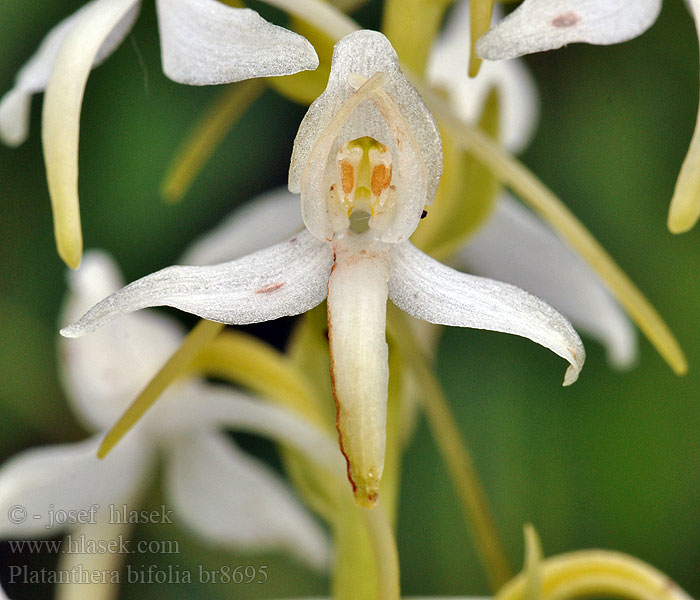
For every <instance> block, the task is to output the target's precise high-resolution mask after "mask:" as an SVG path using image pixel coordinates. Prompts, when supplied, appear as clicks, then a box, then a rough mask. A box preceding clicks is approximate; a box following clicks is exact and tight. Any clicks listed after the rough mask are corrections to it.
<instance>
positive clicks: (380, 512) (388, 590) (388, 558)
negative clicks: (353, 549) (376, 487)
mask: <svg viewBox="0 0 700 600" xmlns="http://www.w3.org/2000/svg"><path fill="white" fill-rule="evenodd" d="M362 512H363V513H364V518H365V519H366V520H367V526H368V529H369V532H370V539H371V542H372V548H373V550H374V555H375V557H376V561H377V562H376V565H377V599H378V600H399V599H400V598H401V587H400V575H399V553H398V550H397V548H396V540H395V538H394V532H393V529H392V527H391V523H390V522H389V519H388V517H387V515H386V513H385V511H384V509H383V508H382V504H381V502H380V503H379V504H378V505H377V506H375V508H374V509H373V510H364V509H362Z"/></svg>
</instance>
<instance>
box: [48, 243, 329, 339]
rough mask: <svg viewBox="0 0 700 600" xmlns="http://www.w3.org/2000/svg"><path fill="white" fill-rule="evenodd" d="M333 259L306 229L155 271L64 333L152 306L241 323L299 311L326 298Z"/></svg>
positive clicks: (90, 328) (80, 332) (82, 330)
mask: <svg viewBox="0 0 700 600" xmlns="http://www.w3.org/2000/svg"><path fill="white" fill-rule="evenodd" d="M332 264H333V256H332V253H331V250H330V248H329V247H328V244H325V243H322V242H319V241H318V240H316V239H315V238H314V237H313V236H311V234H310V233H309V232H308V231H306V230H304V231H302V232H301V233H299V235H297V236H295V237H293V238H291V239H289V240H287V241H285V242H282V243H280V244H277V245H275V246H272V247H270V248H267V249H265V250H261V251H260V252H256V253H254V254H250V255H248V256H246V257H243V258H240V259H238V260H235V261H232V262H228V263H223V264H220V265H214V266H207V267H180V266H175V267H168V268H166V269H163V270H161V271H158V272H156V273H152V274H151V275H148V276H146V277H143V278H142V279H139V280H138V281H135V282H134V283H131V284H129V285H127V286H126V287H125V288H122V289H121V290H119V291H118V292H116V293H115V294H112V295H111V296H109V297H108V298H105V299H104V300H103V301H102V302H100V303H99V304H97V305H96V306H95V307H93V308H92V309H91V310H90V311H89V312H88V313H87V314H86V315H84V316H83V317H82V318H81V319H80V320H79V321H78V322H77V323H75V324H74V325H71V326H70V327H66V328H64V329H62V330H61V334H62V335H65V336H66V337H79V336H82V335H85V334H86V333H90V332H92V331H94V330H95V329H97V328H98V327H101V326H102V325H105V324H106V323H108V322H110V321H111V320H113V319H115V318H116V317H118V316H120V315H123V314H125V313H129V312H132V311H135V310H140V309H142V308H148V307H151V306H172V307H173V308H178V309H180V310H184V311H186V312H190V313H193V314H195V315H198V316H200V317H203V318H205V319H209V320H210V321H218V322H219V323H229V324H238V325H242V324H246V323H259V322H261V321H269V320H271V319H277V318H279V317H283V316H289V315H298V314H300V313H303V312H305V311H307V310H310V309H311V308H313V307H314V306H316V305H317V304H319V303H320V302H322V301H323V299H324V298H325V297H326V293H327V289H326V286H327V282H328V275H329V273H330V270H331V266H332Z"/></svg>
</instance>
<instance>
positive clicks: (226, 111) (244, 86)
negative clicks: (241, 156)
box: [160, 79, 265, 202]
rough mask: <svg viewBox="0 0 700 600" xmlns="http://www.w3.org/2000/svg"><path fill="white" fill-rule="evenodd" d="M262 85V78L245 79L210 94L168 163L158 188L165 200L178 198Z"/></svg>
mask: <svg viewBox="0 0 700 600" xmlns="http://www.w3.org/2000/svg"><path fill="white" fill-rule="evenodd" d="M264 89H265V81H264V80H263V79H249V80H248V81H241V82H240V83H235V84H233V85H230V86H228V87H227V88H225V89H224V90H223V92H221V93H219V94H218V95H217V96H216V97H215V98H214V100H213V101H212V102H211V104H210V105H209V106H208V107H207V108H206V109H205V110H204V113H203V114H202V115H201V117H200V118H199V121H198V122H197V124H196V125H195V126H194V129H193V130H192V131H191V132H190V133H189V135H188V136H187V138H186V139H185V141H184V142H183V144H182V146H181V147H180V149H179V150H178V152H177V154H176V155H175V158H174V159H173V161H172V162H171V163H170V166H169V167H168V170H167V172H166V175H165V177H164V178H163V183H162V184H161V188H160V193H161V195H162V196H163V198H164V199H165V200H167V201H168V202H179V201H180V200H181V199H182V197H183V196H184V195H185V194H186V193H187V190H189V189H190V186H191V185H192V181H193V180H194V178H195V177H196V176H197V175H198V174H199V173H200V171H201V170H202V168H203V167H204V165H205V164H206V163H207V161H208V160H209V159H210V158H211V156H212V154H213V153H214V151H215V150H216V148H217V147H218V145H219V144H220V143H221V141H222V140H223V139H224V138H225V137H226V135H227V134H228V133H229V131H231V128H232V127H233V126H234V125H235V124H236V123H237V122H238V120H239V119H240V118H241V116H242V115H243V113H244V112H245V111H246V110H248V107H249V106H250V105H251V104H252V103H253V102H255V100H257V99H258V97H259V96H260V94H262V92H263V90H264Z"/></svg>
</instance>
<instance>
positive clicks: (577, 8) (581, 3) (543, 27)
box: [476, 0, 661, 60]
mask: <svg viewBox="0 0 700 600" xmlns="http://www.w3.org/2000/svg"><path fill="white" fill-rule="evenodd" d="M660 10H661V0H635V1H634V2H630V1H629V0H598V1H597V2H591V1H590V0H525V2H523V3H522V4H521V5H520V6H519V7H518V8H516V9H515V10H514V11H513V12H512V13H511V14H510V15H508V16H507V17H506V18H505V19H503V21H501V22H500V23H499V24H498V25H497V26H496V27H494V28H493V29H492V30H491V31H489V32H488V33H487V34H486V35H483V36H482V37H481V39H479V41H478V42H477V44H476V52H477V54H479V56H481V57H482V58H486V59H488V60H501V59H504V58H515V57H516V56H522V55H523V54H530V53H532V52H542V51H544V50H554V49H556V48H561V47H562V46H565V45H566V44H571V43H573V42H586V43H589V44H601V45H608V44H617V43H619V42H626V41H627V40H631V39H632V38H635V37H637V36H638V35H641V34H642V33H644V32H645V31H646V30H647V29H648V28H649V27H651V25H652V24H653V23H654V21H656V17H657V16H658V15H659V11H660Z"/></svg>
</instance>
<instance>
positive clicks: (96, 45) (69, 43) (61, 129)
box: [42, 0, 139, 269]
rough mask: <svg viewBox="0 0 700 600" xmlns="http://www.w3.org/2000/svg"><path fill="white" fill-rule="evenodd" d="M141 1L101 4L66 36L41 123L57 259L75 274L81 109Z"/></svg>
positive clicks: (78, 254)
mask: <svg viewBox="0 0 700 600" xmlns="http://www.w3.org/2000/svg"><path fill="white" fill-rule="evenodd" d="M138 8H139V2H138V0H99V1H98V2H95V3H94V4H90V5H89V6H88V7H87V9H86V10H85V12H84V13H82V15H81V17H80V19H78V20H77V22H76V23H75V24H74V26H73V27H71V29H70V31H69V32H68V33H67V35H66V38H65V40H64V41H63V44H62V45H61V48H60V50H59V51H58V53H57V54H56V58H55V61H54V67H53V70H52V72H51V77H50V79H49V82H48V85H47V87H46V96H45V98H44V112H43V118H42V140H43V145H44V160H45V162H46V176H47V179H48V183H49V193H50V195H51V203H52V208H53V217H54V230H55V234H56V244H57V246H58V253H59V254H60V256H61V258H62V259H63V260H64V261H65V262H66V264H67V265H68V266H69V267H71V268H74V269H75V268H77V266H78V265H79V264H80V257H81V254H82V245H83V241H82V234H81V232H80V213H79V208H78V136H79V130H80V108H81V104H82V100H83V92H84V91H85V84H86V82H87V78H88V75H89V73H90V69H91V68H92V67H93V65H94V64H95V61H96V60H97V59H98V58H100V50H101V48H102V47H105V46H106V47H107V48H109V49H113V48H114V47H116V45H117V44H115V43H114V42H115V41H116V40H119V41H121V39H123V37H124V36H125V35H126V33H127V32H128V31H129V29H130V28H131V25H132V23H133V21H134V19H135V18H136V14H137V11H138Z"/></svg>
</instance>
